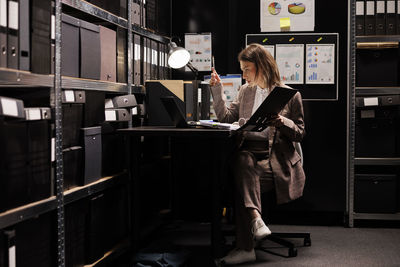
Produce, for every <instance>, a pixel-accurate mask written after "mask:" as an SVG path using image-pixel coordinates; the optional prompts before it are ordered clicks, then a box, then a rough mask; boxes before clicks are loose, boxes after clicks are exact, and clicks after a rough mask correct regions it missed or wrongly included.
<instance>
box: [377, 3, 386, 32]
mask: <svg viewBox="0 0 400 267" xmlns="http://www.w3.org/2000/svg"><path fill="white" fill-rule="evenodd" d="M375 17H376V21H375V23H376V24H375V28H376V34H377V35H384V34H385V33H386V3H385V1H382V0H377V1H376V2H375Z"/></svg>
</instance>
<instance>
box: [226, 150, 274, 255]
mask: <svg viewBox="0 0 400 267" xmlns="http://www.w3.org/2000/svg"><path fill="white" fill-rule="evenodd" d="M232 163H233V175H234V184H235V196H234V198H235V214H236V216H235V219H236V247H237V248H240V249H245V250H251V249H253V248H254V242H253V234H252V233H251V227H252V225H251V216H250V212H249V209H256V210H258V212H259V213H260V214H261V193H266V192H269V191H271V190H273V189H274V180H273V174H272V169H271V165H270V164H269V160H268V158H266V159H260V158H258V159H257V158H256V156H255V155H254V154H253V153H252V152H250V151H246V150H244V151H239V152H237V153H236V154H235V156H234V160H233V162H232Z"/></svg>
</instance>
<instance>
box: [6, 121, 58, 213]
mask: <svg viewBox="0 0 400 267" xmlns="http://www.w3.org/2000/svg"><path fill="white" fill-rule="evenodd" d="M0 147H2V152H1V153H0V212H2V211H5V210H8V209H12V208H15V207H18V206H21V205H25V204H28V203H31V202H35V201H38V200H41V199H45V198H48V197H50V194H51V181H50V153H51V151H50V124H49V121H47V120H37V121H25V120H24V121H16V120H12V121H7V120H4V119H1V118H0Z"/></svg>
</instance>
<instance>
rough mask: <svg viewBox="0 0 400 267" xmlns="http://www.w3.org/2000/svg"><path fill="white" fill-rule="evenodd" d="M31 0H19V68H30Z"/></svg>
mask: <svg viewBox="0 0 400 267" xmlns="http://www.w3.org/2000/svg"><path fill="white" fill-rule="evenodd" d="M29 2H30V1H29V0H19V44H20V49H19V51H20V53H19V69H21V70H27V71H29V70H30V62H29V59H30V35H31V34H30V23H29V22H30V16H29Z"/></svg>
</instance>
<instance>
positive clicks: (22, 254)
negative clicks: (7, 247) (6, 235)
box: [15, 213, 57, 267]
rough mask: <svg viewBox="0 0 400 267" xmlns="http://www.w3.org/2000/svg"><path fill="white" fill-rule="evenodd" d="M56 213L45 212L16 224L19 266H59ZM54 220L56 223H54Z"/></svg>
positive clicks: (17, 260)
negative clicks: (57, 258)
mask: <svg viewBox="0 0 400 267" xmlns="http://www.w3.org/2000/svg"><path fill="white" fill-rule="evenodd" d="M55 221H56V220H55V214H53V213H45V214H43V215H40V216H39V217H37V218H33V219H29V220H26V221H23V222H21V223H19V224H17V225H16V226H15V239H16V240H15V244H16V262H17V266H18V267H28V266H29V267H32V266H41V267H53V266H57V260H56V257H55V255H57V253H56V252H57V239H56V235H55V233H56V224H55ZM53 222H54V223H53Z"/></svg>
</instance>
